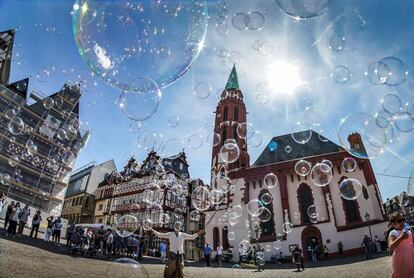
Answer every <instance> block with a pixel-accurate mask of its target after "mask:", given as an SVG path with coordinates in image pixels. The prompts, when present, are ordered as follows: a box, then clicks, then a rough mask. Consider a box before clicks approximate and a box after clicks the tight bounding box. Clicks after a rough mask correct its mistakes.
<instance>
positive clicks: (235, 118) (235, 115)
mask: <svg viewBox="0 0 414 278" xmlns="http://www.w3.org/2000/svg"><path fill="white" fill-rule="evenodd" d="M234 120H235V121H236V122H238V121H239V107H237V106H236V107H234Z"/></svg>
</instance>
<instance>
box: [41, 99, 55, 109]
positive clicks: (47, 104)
mask: <svg viewBox="0 0 414 278" xmlns="http://www.w3.org/2000/svg"><path fill="white" fill-rule="evenodd" d="M54 104H55V101H54V100H53V98H51V97H47V98H45V99H44V100H43V107H44V108H45V109H47V110H49V109H51V108H53V105H54Z"/></svg>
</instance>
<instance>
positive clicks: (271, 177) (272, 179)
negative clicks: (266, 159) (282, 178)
mask: <svg viewBox="0 0 414 278" xmlns="http://www.w3.org/2000/svg"><path fill="white" fill-rule="evenodd" d="M263 184H264V186H265V187H266V188H267V189H271V188H274V187H276V186H277V185H278V184H279V180H278V178H277V176H276V175H275V174H273V173H269V174H267V175H266V176H265V177H264V178H263Z"/></svg>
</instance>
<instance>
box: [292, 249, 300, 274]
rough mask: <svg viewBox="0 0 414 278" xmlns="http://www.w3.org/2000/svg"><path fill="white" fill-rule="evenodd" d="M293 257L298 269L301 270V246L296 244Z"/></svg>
mask: <svg viewBox="0 0 414 278" xmlns="http://www.w3.org/2000/svg"><path fill="white" fill-rule="evenodd" d="M292 259H293V263H295V264H296V267H297V268H298V269H297V270H296V271H297V272H300V269H301V254H300V249H299V246H296V247H295V249H293V252H292Z"/></svg>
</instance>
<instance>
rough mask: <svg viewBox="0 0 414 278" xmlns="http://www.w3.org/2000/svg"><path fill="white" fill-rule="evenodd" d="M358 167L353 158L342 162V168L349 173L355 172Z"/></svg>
mask: <svg viewBox="0 0 414 278" xmlns="http://www.w3.org/2000/svg"><path fill="white" fill-rule="evenodd" d="M356 167H357V162H356V160H355V159H354V158H353V157H347V158H345V159H344V160H343V161H342V168H343V169H344V170H345V172H347V173H349V172H353V171H355V168H356Z"/></svg>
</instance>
